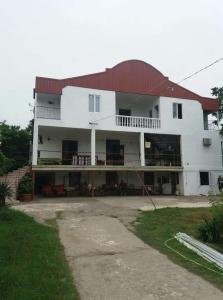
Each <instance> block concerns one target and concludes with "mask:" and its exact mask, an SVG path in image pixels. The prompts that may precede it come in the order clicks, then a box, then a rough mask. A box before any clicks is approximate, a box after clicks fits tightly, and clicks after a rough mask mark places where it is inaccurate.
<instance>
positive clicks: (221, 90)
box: [211, 87, 223, 131]
mask: <svg viewBox="0 0 223 300" xmlns="http://www.w3.org/2000/svg"><path fill="white" fill-rule="evenodd" d="M211 94H212V96H214V97H216V98H217V101H218V104H219V110H218V115H217V113H213V116H214V117H216V118H218V120H219V121H221V120H222V119H223V87H214V88H212V89H211ZM218 120H215V121H214V122H213V123H214V124H216V125H217V123H218ZM221 131H223V130H222V125H221Z"/></svg>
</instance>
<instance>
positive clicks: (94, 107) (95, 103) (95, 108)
mask: <svg viewBox="0 0 223 300" xmlns="http://www.w3.org/2000/svg"><path fill="white" fill-rule="evenodd" d="M100 111H101V96H100V95H95V94H88V112H90V113H92V112H93V113H94V112H97V113H98V112H100Z"/></svg>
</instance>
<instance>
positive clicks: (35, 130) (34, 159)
mask: <svg viewBox="0 0 223 300" xmlns="http://www.w3.org/2000/svg"><path fill="white" fill-rule="evenodd" d="M37 156H38V125H37V124H36V120H35V121H34V128H33V146H32V165H33V166H35V165H37Z"/></svg>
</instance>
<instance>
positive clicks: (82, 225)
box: [14, 197, 223, 300]
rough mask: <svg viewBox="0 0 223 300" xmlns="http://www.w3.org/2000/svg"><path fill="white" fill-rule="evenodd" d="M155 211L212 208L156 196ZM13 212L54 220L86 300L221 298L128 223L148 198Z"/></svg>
mask: <svg viewBox="0 0 223 300" xmlns="http://www.w3.org/2000/svg"><path fill="white" fill-rule="evenodd" d="M153 201H154V202H155V204H156V206H157V207H163V206H164V207H166V206H170V207H176V206H179V207H180V206H181V207H199V206H208V205H209V204H208V201H207V198H206V197H194V198H193V197H190V198H187V197H153ZM14 208H16V209H19V210H22V211H25V212H26V213H28V214H30V215H32V216H33V217H35V218H36V219H37V220H38V221H40V222H44V221H46V220H47V219H52V218H56V221H57V224H58V228H59V234H60V238H61V241H62V243H63V245H64V248H65V253H66V256H67V259H68V262H69V264H70V266H71V269H72V273H73V276H74V279H75V282H76V285H77V287H78V290H79V292H80V295H81V299H82V300H94V299H95V300H100V299H101V300H110V299H111V300H119V299H120V300H125V299H126V300H127V299H130V300H133V299H134V300H138V299H139V300H142V299H143V300H144V299H146V300H147V299H148V300H158V299H165V300H171V299H174V300H175V299H176V300H181V299H182V300H186V299H187V300H189V299H196V300H199V299H202V300H204V299H207V300H208V299H213V300H218V299H219V300H220V299H223V293H222V292H221V291H220V290H218V289H217V288H215V287H214V286H212V285H211V284H210V283H208V282H207V281H205V280H203V279H202V278H200V277H198V276H196V275H194V274H192V273H190V272H188V271H187V270H185V269H184V268H182V267H180V266H178V265H176V264H174V263H173V262H171V261H170V260H169V259H168V258H167V257H166V256H164V255H163V254H161V253H159V252H158V251H156V250H155V249H153V248H151V247H149V246H148V245H145V244H144V243H143V242H142V241H141V240H140V239H138V238H137V237H136V236H135V235H134V234H133V233H132V232H131V231H129V230H128V228H127V227H128V226H129V222H131V221H132V220H134V219H135V217H136V216H137V215H138V213H139V209H142V208H144V209H147V210H151V209H153V206H152V204H151V202H150V200H149V199H148V198H147V197H107V198H94V199H92V198H79V199H78V198H73V199H71V198H70V199H62V198H61V199H59V200H58V199H48V200H38V201H34V202H32V203H28V204H20V205H16V206H14Z"/></svg>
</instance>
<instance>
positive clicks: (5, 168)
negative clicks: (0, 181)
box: [0, 152, 15, 176]
mask: <svg viewBox="0 0 223 300" xmlns="http://www.w3.org/2000/svg"><path fill="white" fill-rule="evenodd" d="M14 168H15V160H14V159H10V158H7V157H6V156H5V155H4V154H2V153H1V152H0V176H2V175H4V174H7V173H8V172H10V171H12V170H14Z"/></svg>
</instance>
